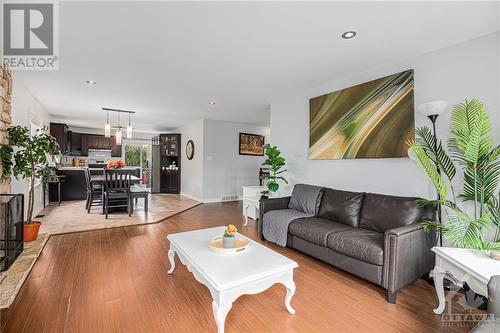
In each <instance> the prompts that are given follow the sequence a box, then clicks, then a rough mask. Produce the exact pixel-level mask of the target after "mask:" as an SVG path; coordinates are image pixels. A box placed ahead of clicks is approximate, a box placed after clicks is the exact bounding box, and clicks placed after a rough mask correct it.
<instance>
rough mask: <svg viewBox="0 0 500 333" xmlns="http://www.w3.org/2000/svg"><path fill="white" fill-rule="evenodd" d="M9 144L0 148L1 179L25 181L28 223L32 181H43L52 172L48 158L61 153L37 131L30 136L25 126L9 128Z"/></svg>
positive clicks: (30, 220)
mask: <svg viewBox="0 0 500 333" xmlns="http://www.w3.org/2000/svg"><path fill="white" fill-rule="evenodd" d="M8 133H9V138H10V139H9V144H8V145H4V146H2V147H0V157H1V162H2V169H3V172H2V178H5V177H10V176H11V175H12V174H13V175H14V176H15V177H16V178H18V179H28V180H29V192H28V210H27V212H28V213H27V219H26V223H31V222H32V217H33V207H34V189H35V179H36V178H42V179H45V178H47V177H49V175H50V174H51V173H52V172H51V170H50V169H49V161H48V159H47V157H48V156H51V155H60V154H61V150H60V149H59V145H58V144H57V141H56V139H55V138H54V137H52V136H51V135H50V134H48V133H46V131H45V130H40V131H39V132H38V133H37V134H36V135H34V136H30V132H29V130H28V128H26V127H25V126H12V127H9V129H8Z"/></svg>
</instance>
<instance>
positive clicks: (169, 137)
mask: <svg viewBox="0 0 500 333" xmlns="http://www.w3.org/2000/svg"><path fill="white" fill-rule="evenodd" d="M153 146H154V147H156V149H157V150H156V151H158V150H159V152H158V155H156V156H158V157H159V163H158V164H159V165H158V164H156V163H155V161H154V157H153V169H154V168H159V169H160V170H159V171H158V173H159V177H158V178H159V179H160V186H159V191H160V192H163V193H177V194H178V193H180V191H181V135H180V134H171V133H169V134H160V135H159V136H158V137H156V138H154V139H153ZM153 156H155V155H153ZM174 166H175V167H176V168H177V170H174V169H173V168H172V167H174ZM153 172H155V171H154V170H153Z"/></svg>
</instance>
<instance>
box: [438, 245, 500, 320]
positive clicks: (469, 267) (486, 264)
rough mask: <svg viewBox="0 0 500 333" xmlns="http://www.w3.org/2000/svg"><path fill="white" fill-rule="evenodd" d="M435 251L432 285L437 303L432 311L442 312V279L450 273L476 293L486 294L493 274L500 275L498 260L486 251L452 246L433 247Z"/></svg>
mask: <svg viewBox="0 0 500 333" xmlns="http://www.w3.org/2000/svg"><path fill="white" fill-rule="evenodd" d="M432 251H433V252H434V253H436V266H435V267H434V286H435V288H436V293H437V296H438V300H439V305H438V307H437V308H435V309H434V313H436V314H441V313H443V311H444V309H445V307H446V300H445V296H444V287H443V279H444V276H445V275H446V274H451V275H452V276H453V277H454V278H455V279H457V280H459V281H462V282H467V284H468V285H469V287H470V288H471V289H472V290H474V291H475V292H476V293H478V294H481V295H483V296H488V282H489V281H490V279H491V277H492V276H493V275H500V262H499V261H496V260H493V259H491V258H490V257H489V256H488V255H487V254H486V253H484V252H481V251H478V250H472V249H459V248H454V247H437V246H436V247H433V248H432Z"/></svg>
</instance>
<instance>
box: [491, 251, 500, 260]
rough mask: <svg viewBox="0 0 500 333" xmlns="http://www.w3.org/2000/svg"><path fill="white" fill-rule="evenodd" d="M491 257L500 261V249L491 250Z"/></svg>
mask: <svg viewBox="0 0 500 333" xmlns="http://www.w3.org/2000/svg"><path fill="white" fill-rule="evenodd" d="M490 258H491V259H494V260H498V261H500V250H491V251H490Z"/></svg>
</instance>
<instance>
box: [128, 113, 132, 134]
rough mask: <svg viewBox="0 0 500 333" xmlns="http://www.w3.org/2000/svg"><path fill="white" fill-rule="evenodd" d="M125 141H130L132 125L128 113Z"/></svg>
mask: <svg viewBox="0 0 500 333" xmlns="http://www.w3.org/2000/svg"><path fill="white" fill-rule="evenodd" d="M127 139H132V124H131V123H130V113H129V114H128V125H127Z"/></svg>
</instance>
